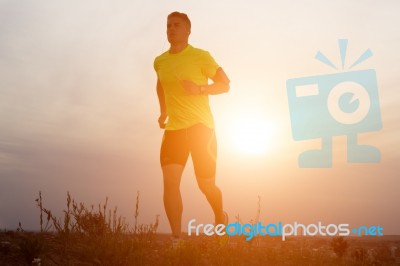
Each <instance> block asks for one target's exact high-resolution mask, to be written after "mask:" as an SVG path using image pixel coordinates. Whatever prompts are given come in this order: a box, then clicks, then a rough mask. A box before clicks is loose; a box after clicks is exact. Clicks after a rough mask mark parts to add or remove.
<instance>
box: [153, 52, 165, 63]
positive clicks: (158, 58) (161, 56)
mask: <svg viewBox="0 0 400 266" xmlns="http://www.w3.org/2000/svg"><path fill="white" fill-rule="evenodd" d="M166 56H168V50H167V51H165V52H163V53H162V54H160V55H158V56H156V58H155V59H154V61H157V60H160V59H162V58H163V57H166Z"/></svg>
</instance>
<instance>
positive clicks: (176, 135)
mask: <svg viewBox="0 0 400 266" xmlns="http://www.w3.org/2000/svg"><path fill="white" fill-rule="evenodd" d="M189 154H191V156H192V161H193V167H194V171H195V174H196V177H197V178H214V177H215V171H216V160H217V140H216V137H215V132H214V129H210V128H208V127H206V126H205V125H203V124H196V125H194V126H191V127H189V128H185V129H179V130H165V132H164V136H163V140H162V144H161V152H160V162H161V166H164V165H168V164H180V165H183V166H185V165H186V161H187V159H188V157H189Z"/></svg>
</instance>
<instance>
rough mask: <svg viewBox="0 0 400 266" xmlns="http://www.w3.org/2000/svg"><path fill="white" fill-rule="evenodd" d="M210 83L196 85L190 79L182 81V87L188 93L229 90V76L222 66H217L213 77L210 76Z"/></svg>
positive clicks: (196, 93)
mask: <svg viewBox="0 0 400 266" xmlns="http://www.w3.org/2000/svg"><path fill="white" fill-rule="evenodd" d="M211 80H212V81H213V83H212V84H208V85H202V86H199V85H196V84H195V83H194V82H192V81H190V80H184V81H183V87H184V89H185V91H186V92H187V93H189V94H193V95H198V94H221V93H225V92H228V91H229V82H230V80H229V78H228V76H227V75H226V74H225V72H224V70H223V69H222V68H218V69H217V72H216V73H215V75H214V77H212V78H211Z"/></svg>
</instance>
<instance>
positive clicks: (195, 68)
mask: <svg viewBox="0 0 400 266" xmlns="http://www.w3.org/2000/svg"><path fill="white" fill-rule="evenodd" d="M190 30H191V22H190V20H189V18H188V16H187V15H186V14H184V13H179V12H173V13H171V14H169V15H168V18H167V37H168V42H169V43H170V49H169V50H168V51H166V52H164V53H163V54H161V55H160V56H158V57H157V58H156V59H155V61H154V69H155V71H156V72H157V77H158V79H157V95H158V100H159V103H160V112H161V114H160V117H159V119H158V123H159V126H160V128H165V132H164V136H163V140H162V144H161V152H160V162H161V167H162V172H163V180H164V207H165V211H166V214H167V217H168V221H169V224H170V226H171V230H172V236H173V237H174V238H175V239H179V238H180V237H181V220H182V210H183V207H182V198H181V193H180V189H179V187H180V182H181V176H182V172H183V170H184V167H185V165H186V161H187V159H188V156H189V154H191V157H192V160H193V166H194V170H195V175H196V180H197V183H198V186H199V188H200V190H201V191H202V192H203V193H204V195H205V196H206V198H207V200H208V202H209V204H210V205H211V207H212V210H213V212H214V215H215V224H222V223H224V224H226V223H227V222H228V221H227V219H228V217H227V214H226V213H225V212H224V210H223V207H222V194H221V191H220V189H219V188H218V187H217V186H216V185H215V172H216V156H217V143H216V138H215V133H214V121H213V116H212V114H211V110H210V106H209V101H208V95H214V94H220V93H224V92H228V91H229V79H228V77H227V76H226V74H225V73H224V71H223V70H222V68H221V67H219V65H218V64H217V63H216V62H215V60H214V59H213V58H212V57H211V55H210V54H209V53H208V52H207V51H204V50H201V49H197V48H194V47H193V46H191V45H189V43H188V40H189V35H190ZM209 79H211V80H212V81H213V83H212V84H208V80H209Z"/></svg>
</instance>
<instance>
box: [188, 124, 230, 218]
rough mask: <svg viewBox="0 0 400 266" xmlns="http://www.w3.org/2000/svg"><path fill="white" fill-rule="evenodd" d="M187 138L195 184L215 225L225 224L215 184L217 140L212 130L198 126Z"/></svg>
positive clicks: (218, 191)
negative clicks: (209, 210)
mask: <svg viewBox="0 0 400 266" xmlns="http://www.w3.org/2000/svg"><path fill="white" fill-rule="evenodd" d="M189 137H190V140H191V145H192V146H191V151H192V160H193V166H194V170H195V174H196V179H197V184H198V185H199V188H200V190H201V192H203V194H204V195H205V196H206V198H207V201H208V202H209V203H210V206H211V208H212V210H213V212H214V215H215V224H222V223H224V222H225V214H224V210H223V207H222V193H221V190H220V189H219V188H218V187H217V186H216V184H215V174H216V163H217V162H216V160H217V140H216V137H215V133H214V130H213V129H210V128H207V127H206V126H204V125H202V124H198V125H196V126H194V127H193V128H191V131H190V134H189Z"/></svg>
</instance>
